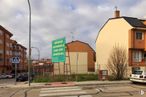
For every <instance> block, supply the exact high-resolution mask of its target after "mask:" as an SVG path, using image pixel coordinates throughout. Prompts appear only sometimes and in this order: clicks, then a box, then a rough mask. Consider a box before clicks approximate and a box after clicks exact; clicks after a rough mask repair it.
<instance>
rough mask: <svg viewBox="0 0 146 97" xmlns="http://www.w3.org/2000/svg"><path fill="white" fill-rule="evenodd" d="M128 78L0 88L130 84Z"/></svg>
mask: <svg viewBox="0 0 146 97" xmlns="http://www.w3.org/2000/svg"><path fill="white" fill-rule="evenodd" d="M130 83H131V82H130V81H129V80H122V81H83V82H49V83H31V85H30V86H29V85H28V82H17V83H16V84H15V83H9V84H8V83H2V84H0V88H5V87H9V88H22V87H24V88H30V87H31V88H41V87H50V88H51V87H65V86H84V85H86V86H87V85H108V84H130Z"/></svg>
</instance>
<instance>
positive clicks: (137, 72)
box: [133, 71, 142, 75]
mask: <svg viewBox="0 0 146 97" xmlns="http://www.w3.org/2000/svg"><path fill="white" fill-rule="evenodd" d="M133 74H138V75H141V74H142V71H134V72H133Z"/></svg>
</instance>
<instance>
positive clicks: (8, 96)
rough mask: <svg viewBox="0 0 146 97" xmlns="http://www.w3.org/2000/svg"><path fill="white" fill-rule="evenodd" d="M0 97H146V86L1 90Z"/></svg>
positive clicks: (121, 85) (116, 85) (110, 85)
mask: <svg viewBox="0 0 146 97" xmlns="http://www.w3.org/2000/svg"><path fill="white" fill-rule="evenodd" d="M0 97H146V84H108V85H90V86H70V87H54V88H46V87H45V88H23V87H22V88H6V87H5V88H0Z"/></svg>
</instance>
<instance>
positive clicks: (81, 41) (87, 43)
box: [67, 40, 95, 52]
mask: <svg viewBox="0 0 146 97" xmlns="http://www.w3.org/2000/svg"><path fill="white" fill-rule="evenodd" d="M75 42H80V43H82V44H85V45H87V46H88V47H89V48H90V49H92V50H93V51H94V52H95V50H94V49H93V48H92V47H91V46H90V45H89V44H88V43H85V42H82V41H79V40H76V41H72V42H69V43H67V45H68V44H71V43H75Z"/></svg>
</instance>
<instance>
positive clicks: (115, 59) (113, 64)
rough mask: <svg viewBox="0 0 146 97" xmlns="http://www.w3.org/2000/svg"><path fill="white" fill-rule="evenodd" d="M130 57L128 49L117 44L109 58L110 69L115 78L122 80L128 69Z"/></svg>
mask: <svg viewBox="0 0 146 97" xmlns="http://www.w3.org/2000/svg"><path fill="white" fill-rule="evenodd" d="M127 64H128V58H127V53H126V49H124V48H122V47H119V46H115V47H114V48H113V50H112V52H111V54H110V56H109V59H108V65H107V67H108V69H109V71H110V73H111V74H112V76H113V77H114V79H116V80H121V79H123V78H124V76H125V74H126V71H127Z"/></svg>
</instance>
